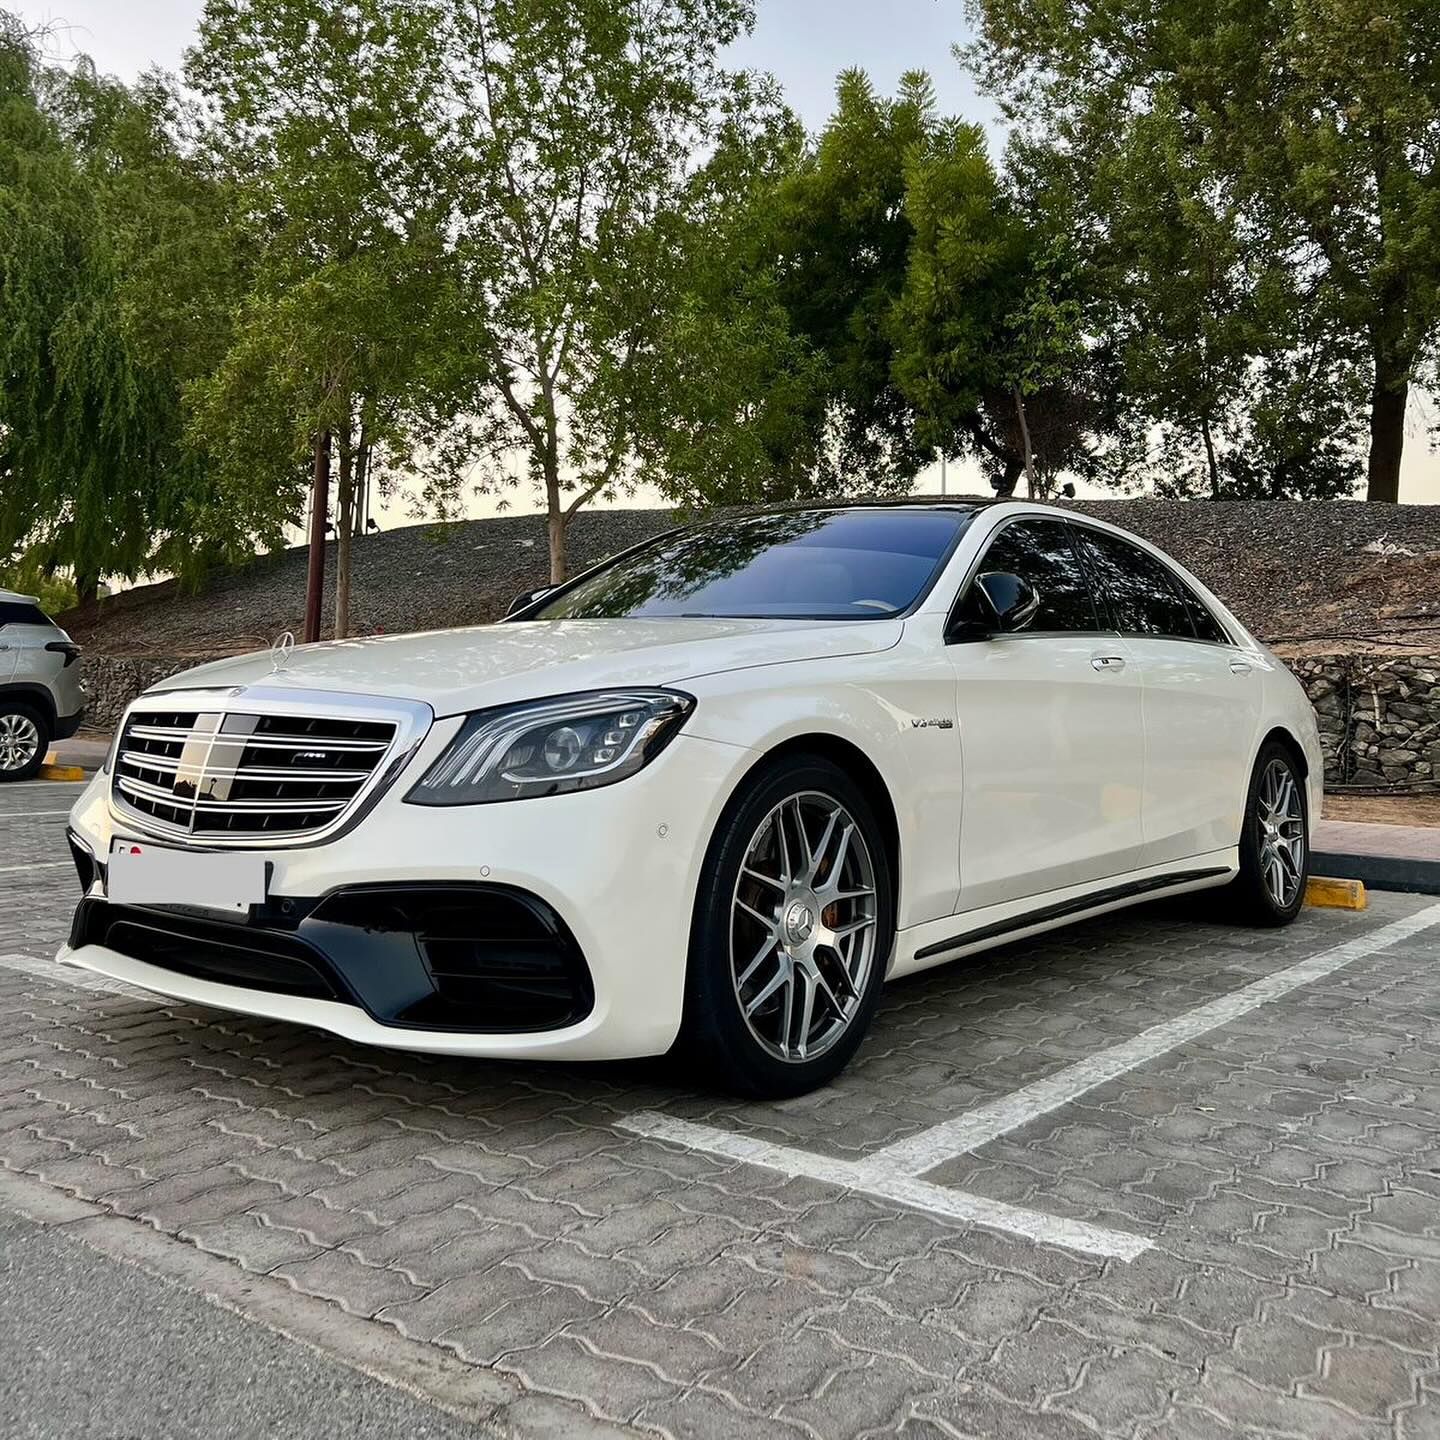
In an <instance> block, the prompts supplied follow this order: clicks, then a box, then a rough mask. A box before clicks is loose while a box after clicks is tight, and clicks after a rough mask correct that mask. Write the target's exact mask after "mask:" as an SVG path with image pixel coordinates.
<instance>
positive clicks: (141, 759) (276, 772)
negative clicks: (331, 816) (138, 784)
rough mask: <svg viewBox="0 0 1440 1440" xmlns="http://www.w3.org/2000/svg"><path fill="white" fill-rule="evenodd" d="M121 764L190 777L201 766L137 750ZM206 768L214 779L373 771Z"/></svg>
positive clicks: (346, 776) (348, 775)
mask: <svg viewBox="0 0 1440 1440" xmlns="http://www.w3.org/2000/svg"><path fill="white" fill-rule="evenodd" d="M119 763H120V764H122V765H134V766H136V767H137V768H138V769H142V770H159V771H162V772H163V773H164V774H166V775H176V774H179V773H180V772H181V771H184V773H185V775H186V777H187V778H189V777H192V776H198V775H199V774H200V769H201V767H200V766H198V765H185V764H183V763H182V762H181V761H180V760H179V759H178V758H177V757H175V756H172V755H145V754H142V753H141V752H139V751H135V750H124V751H122V752H121V754H120V757H119ZM204 771H205V774H206V776H207V777H208V778H209V779H211V780H237V779H245V780H323V781H332V780H333V781H336V782H337V783H338V782H340V781H343V780H357V781H358V780H367V779H369V777H370V771H369V770H298V769H294V770H292V769H288V768H287V767H286V766H284V765H273V766H265V765H246V766H244V767H243V768H241V767H240V766H233V767H226V766H223V765H215V766H211V765H206V766H205V767H204Z"/></svg>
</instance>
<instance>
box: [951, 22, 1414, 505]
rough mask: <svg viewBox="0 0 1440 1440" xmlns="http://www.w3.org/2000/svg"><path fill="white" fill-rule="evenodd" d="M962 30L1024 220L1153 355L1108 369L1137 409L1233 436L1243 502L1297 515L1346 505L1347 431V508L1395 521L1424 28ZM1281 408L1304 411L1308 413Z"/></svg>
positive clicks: (1408, 363)
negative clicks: (1103, 293) (1387, 512)
mask: <svg viewBox="0 0 1440 1440" xmlns="http://www.w3.org/2000/svg"><path fill="white" fill-rule="evenodd" d="M975 13H976V16H977V19H978V20H979V22H980V29H981V38H980V41H979V43H978V45H977V46H976V47H975V49H974V51H973V52H972V56H971V58H972V59H973V60H974V61H975V63H977V65H978V66H979V68H980V70H981V73H982V74H983V76H984V77H985V79H986V81H987V82H988V84H989V85H990V87H991V88H992V89H993V90H994V91H995V92H996V93H998V94H1000V95H1001V96H1003V97H1005V99H1006V101H1007V115H1008V117H1009V118H1010V120H1011V121H1012V123H1013V124H1014V125H1015V126H1016V127H1017V135H1018V137H1019V139H1018V147H1019V149H1020V151H1021V153H1022V154H1024V155H1026V156H1027V157H1028V159H1029V161H1030V168H1031V173H1032V176H1034V177H1037V178H1040V179H1041V180H1042V181H1045V182H1046V183H1045V184H1043V185H1042V186H1041V188H1040V189H1039V190H1037V192H1036V196H1037V200H1038V201H1041V202H1042V203H1043V202H1044V201H1046V200H1048V203H1051V204H1054V205H1056V206H1057V207H1058V208H1061V209H1063V210H1065V211H1066V212H1068V214H1069V215H1070V217H1071V218H1072V220H1073V221H1074V222H1075V229H1076V233H1078V234H1081V235H1086V236H1088V237H1089V238H1090V239H1091V241H1092V242H1093V245H1092V247H1091V248H1093V250H1094V252H1095V253H1096V254H1097V255H1098V256H1099V259H1100V264H1099V266H1098V268H1097V274H1099V275H1108V276H1109V277H1111V278H1112V280H1113V279H1114V278H1115V277H1117V276H1118V277H1120V278H1121V279H1122V281H1123V283H1122V285H1121V287H1120V294H1121V297H1122V305H1123V302H1127V301H1128V306H1124V308H1126V309H1127V311H1128V321H1122V324H1125V325H1127V328H1128V329H1129V330H1131V331H1132V332H1134V334H1135V335H1138V332H1139V331H1140V330H1141V329H1145V330H1148V331H1150V333H1151V334H1154V335H1156V336H1157V337H1158V343H1157V344H1156V345H1155V346H1154V347H1153V350H1152V353H1151V354H1150V355H1149V356H1147V355H1146V353H1145V346H1144V345H1143V344H1138V343H1137V344H1132V345H1131V346H1130V347H1129V356H1128V363H1127V367H1126V371H1125V374H1126V378H1127V381H1128V383H1129V384H1130V385H1131V387H1132V388H1133V390H1134V392H1135V394H1136V396H1137V398H1139V399H1141V400H1142V401H1143V402H1144V403H1148V404H1149V405H1150V406H1152V407H1153V408H1154V410H1155V411H1156V412H1157V413H1158V416H1159V417H1160V418H1161V419H1162V420H1163V422H1164V423H1166V424H1168V425H1171V426H1173V427H1178V428H1190V429H1192V430H1210V431H1212V436H1211V438H1213V427H1214V426H1216V425H1217V424H1224V423H1225V420H1224V417H1226V416H1229V417H1237V418H1238V425H1235V420H1234V419H1232V420H1231V422H1230V423H1231V424H1232V425H1235V428H1236V430H1237V434H1236V443H1235V444H1234V445H1233V447H1232V453H1233V454H1234V455H1235V456H1236V459H1235V460H1234V461H1233V462H1232V470H1236V473H1237V474H1238V473H1239V472H1242V471H1249V472H1252V474H1251V478H1252V479H1254V480H1257V481H1258V483H1259V485H1260V488H1261V490H1262V491H1263V492H1264V493H1285V492H1286V491H1287V484H1286V480H1285V477H1286V476H1287V475H1288V476H1289V477H1290V480H1291V482H1292V483H1293V481H1294V480H1295V479H1296V478H1297V477H1302V476H1303V477H1304V484H1303V485H1302V486H1301V487H1300V493H1307V494H1314V493H1335V491H1336V490H1337V489H1340V490H1343V489H1346V488H1348V481H1347V479H1346V472H1347V469H1348V467H1347V466H1346V464H1345V463H1344V457H1345V455H1346V453H1347V451H1349V450H1352V449H1353V448H1354V447H1355V445H1356V442H1357V441H1358V440H1360V439H1361V438H1362V436H1360V435H1357V433H1356V429H1357V427H1356V424H1355V422H1354V420H1353V418H1352V417H1353V416H1354V414H1355V411H1356V409H1357V408H1358V409H1360V411H1361V413H1362V414H1363V412H1364V410H1366V409H1368V435H1367V436H1364V437H1363V438H1364V439H1365V440H1366V442H1367V450H1368V455H1367V459H1366V471H1367V476H1368V494H1369V497H1370V498H1371V499H1374V500H1395V499H1396V498H1397V497H1398V493H1399V492H1398V485H1399V472H1400V460H1401V454H1402V450H1403V446H1404V434H1405V431H1404V422H1405V405H1406V398H1407V395H1408V393H1409V390H1410V388H1411V386H1412V385H1414V384H1417V383H1418V384H1421V385H1425V386H1430V387H1433V386H1434V384H1435V369H1434V365H1435V358H1436V351H1435V345H1436V339H1437V333H1440V245H1437V244H1436V235H1437V221H1440V170H1437V165H1440V159H1437V157H1440V84H1437V80H1436V70H1435V60H1434V57H1435V54H1436V53H1437V49H1440V8H1437V7H1436V6H1435V5H1434V4H1432V3H1430V0H1386V3H1383V4H1380V5H1372V4H1364V5H1361V4H1356V3H1354V0H1267V3H1265V4H1251V5H1233V4H1229V3H1226V0H1158V3H1157V0H1144V3H1140V0H1117V3H1114V4H1109V5H1105V6H1101V7H1094V6H1088V5H1076V4H1069V3H1066V4H1059V5H1056V4H1051V3H1049V0H977V3H976V6H975ZM1151 322H1156V323H1155V324H1153V325H1152V324H1151ZM1357 392H1358V393H1360V395H1361V396H1362V398H1361V399H1360V402H1359V405H1358V407H1357V405H1356V403H1355V396H1356V394H1357ZM1301 395H1306V396H1311V397H1313V396H1317V395H1318V396H1319V397H1320V400H1319V404H1318V406H1317V407H1316V408H1315V410H1314V411H1313V412H1312V411H1311V410H1310V409H1309V406H1308V404H1307V403H1302V404H1301V405H1299V406H1298V407H1297V406H1296V405H1295V403H1294V402H1295V401H1296V400H1297V398H1298V397H1300V396H1301ZM1237 401H1238V404H1237ZM1281 415H1283V417H1284V418H1283V420H1280V419H1279V418H1278V417H1279V416H1281ZM1361 424H1362V425H1364V424H1365V421H1363V420H1362V421H1361ZM1292 427H1293V431H1292V434H1290V435H1287V434H1286V431H1287V429H1291V428H1292ZM1257 442H1258V450H1259V451H1260V452H1265V453H1268V454H1269V455H1270V456H1271V463H1269V464H1268V465H1266V466H1263V467H1261V468H1262V469H1264V470H1266V471H1268V473H1266V474H1257V473H1254V472H1256V465H1255V461H1254V458H1253V457H1254V455H1255V453H1256V450H1257ZM1208 443H1209V440H1207V444H1208ZM1246 451H1249V452H1250V453H1251V456H1252V458H1251V459H1250V460H1248V461H1247V460H1246V459H1245V458H1244V452H1246ZM1237 467H1238V469H1237ZM1209 468H1210V476H1211V481H1212V484H1213V483H1216V482H1217V481H1218V479H1219V475H1220V467H1219V466H1218V464H1217V463H1216V462H1214V461H1212V462H1211V463H1210V467H1209Z"/></svg>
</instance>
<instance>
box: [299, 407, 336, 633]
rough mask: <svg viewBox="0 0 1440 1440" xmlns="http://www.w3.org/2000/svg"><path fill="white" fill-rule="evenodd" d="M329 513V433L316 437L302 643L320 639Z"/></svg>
mask: <svg viewBox="0 0 1440 1440" xmlns="http://www.w3.org/2000/svg"><path fill="white" fill-rule="evenodd" d="M329 513H330V432H329V431H328V430H322V431H321V432H320V433H319V434H318V435H317V436H316V437H315V471H314V476H313V478H312V480H311V486H310V554H309V564H308V570H307V573H306V576H305V643H306V644H307V645H313V644H314V643H315V641H317V640H318V639H319V638H320V607H321V605H322V604H323V603H324V599H325V520H326V518H327V516H328V515H329Z"/></svg>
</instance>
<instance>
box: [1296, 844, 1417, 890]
mask: <svg viewBox="0 0 1440 1440" xmlns="http://www.w3.org/2000/svg"><path fill="white" fill-rule="evenodd" d="M1310 871H1311V873H1312V874H1313V875H1318V876H1332V875H1334V876H1343V877H1344V878H1345V879H1347V880H1361V881H1363V882H1364V883H1365V884H1366V885H1368V886H1369V887H1370V888H1371V889H1372V890H1399V891H1401V892H1402V893H1404V894H1407V895H1440V860H1417V859H1412V858H1410V857H1408V856H1404V855H1348V854H1343V853H1341V852H1339V851H1333V850H1314V851H1311V854H1310Z"/></svg>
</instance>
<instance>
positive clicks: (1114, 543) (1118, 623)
mask: <svg viewBox="0 0 1440 1440" xmlns="http://www.w3.org/2000/svg"><path fill="white" fill-rule="evenodd" d="M1080 533H1081V537H1082V538H1081V542H1080V543H1081V544H1082V545H1083V546H1084V549H1085V555H1086V558H1087V559H1088V560H1089V562H1090V566H1091V570H1092V572H1093V573H1094V576H1095V583H1096V587H1097V588H1098V589H1099V591H1100V593H1101V594H1102V595H1103V596H1104V597H1105V599H1106V601H1107V602H1108V603H1109V606H1110V611H1111V614H1112V615H1113V616H1114V621H1115V627H1116V628H1117V629H1118V630H1119V631H1120V632H1121V634H1124V635H1156V636H1168V637H1174V638H1175V639H1179V640H1194V639H1196V638H1197V637H1196V632H1195V616H1194V615H1193V614H1192V612H1191V608H1190V606H1191V602H1190V600H1189V598H1188V597H1187V594H1186V592H1185V590H1184V589H1183V588H1182V587H1181V585H1180V582H1179V581H1178V580H1177V579H1176V578H1175V576H1174V575H1172V574H1171V573H1170V571H1169V570H1168V569H1167V568H1166V567H1165V566H1164V565H1162V564H1161V563H1160V562H1159V561H1158V560H1157V559H1156V558H1155V557H1154V556H1153V555H1150V554H1148V553H1147V552H1146V551H1144V550H1141V549H1140V547H1139V546H1138V545H1131V544H1130V543H1129V542H1128V541H1126V540H1122V539H1121V538H1120V537H1119V536H1118V535H1110V534H1107V533H1106V532H1105V531H1103V530H1089V529H1082V530H1081V532H1080ZM1196 603H1197V604H1198V602H1196ZM1206 638H1208V637H1206Z"/></svg>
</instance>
